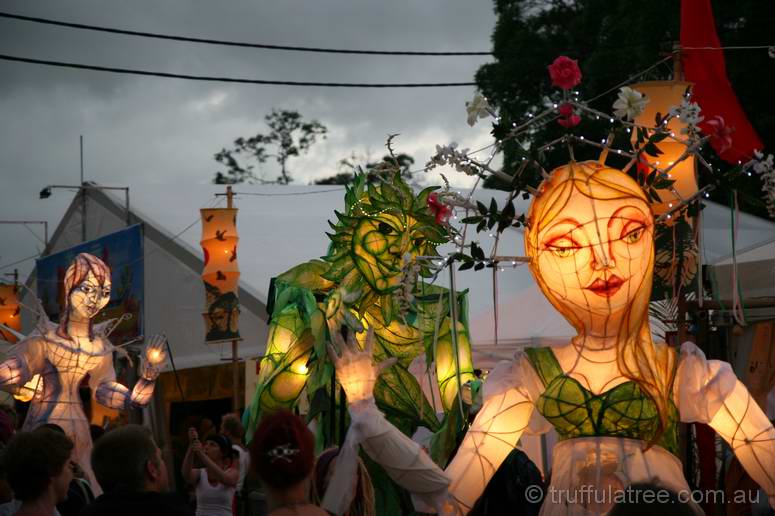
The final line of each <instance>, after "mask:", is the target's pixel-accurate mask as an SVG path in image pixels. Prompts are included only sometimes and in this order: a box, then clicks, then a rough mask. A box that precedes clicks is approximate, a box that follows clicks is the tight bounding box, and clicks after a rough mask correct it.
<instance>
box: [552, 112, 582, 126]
mask: <svg viewBox="0 0 775 516" xmlns="http://www.w3.org/2000/svg"><path fill="white" fill-rule="evenodd" d="M557 123H558V124H560V125H561V126H563V127H564V128H566V129H570V128H571V127H576V126H577V125H579V124H580V123H581V117H580V116H579V115H571V116H569V117H563V118H560V119H558V120H557Z"/></svg>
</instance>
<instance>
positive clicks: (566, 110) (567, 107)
mask: <svg viewBox="0 0 775 516" xmlns="http://www.w3.org/2000/svg"><path fill="white" fill-rule="evenodd" d="M557 112H558V113H559V114H560V116H564V117H566V118H567V117H569V116H571V115H572V114H573V106H572V105H571V104H569V103H567V102H566V103H565V104H563V105H561V106H560V107H559V108H558V109H557Z"/></svg>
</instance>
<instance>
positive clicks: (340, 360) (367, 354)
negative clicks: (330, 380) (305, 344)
mask: <svg viewBox="0 0 775 516" xmlns="http://www.w3.org/2000/svg"><path fill="white" fill-rule="evenodd" d="M331 336H332V339H333V341H334V342H335V343H336V345H337V346H338V347H339V349H340V350H341V357H340V356H339V355H338V354H337V352H336V350H335V349H334V347H333V346H332V345H331V344H329V345H328V355H329V357H331V361H332V362H333V363H334V367H335V368H336V379H337V380H339V383H340V384H341V385H342V388H343V389H344V392H345V394H346V395H347V401H348V402H349V403H350V404H355V403H358V402H361V401H364V400H370V399H372V398H373V392H374V384H375V383H377V378H378V377H379V375H380V373H381V372H382V371H384V370H385V369H387V368H388V367H390V366H392V365H393V364H395V363H396V360H397V359H396V358H395V357H393V358H389V359H387V360H385V361H383V362H381V363H379V364H374V363H373V362H372V355H373V352H374V329H373V328H372V327H369V331H368V333H366V345H365V346H364V349H363V350H361V349H359V348H358V342H357V340H356V339H355V333H354V332H353V331H352V330H350V332H349V333H348V334H347V342H345V340H344V339H343V338H342V334H341V332H340V331H339V330H338V329H337V330H336V331H333V332H331Z"/></svg>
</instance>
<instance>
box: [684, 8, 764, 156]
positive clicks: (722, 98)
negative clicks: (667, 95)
mask: <svg viewBox="0 0 775 516" xmlns="http://www.w3.org/2000/svg"><path fill="white" fill-rule="evenodd" d="M696 47H712V48H713V49H714V50H685V49H687V48H696ZM720 47H721V43H720V42H719V39H718V35H717V34H716V24H715V21H714V19H713V9H712V8H711V5H710V0H681V49H682V50H681V57H682V62H683V67H684V75H685V77H686V80H687V81H690V82H693V83H694V87H693V88H692V92H693V94H692V98H693V100H694V101H695V102H697V104H699V105H700V107H701V108H702V114H703V116H704V117H705V119H704V120H703V121H702V122H700V129H702V131H703V132H704V133H705V134H714V129H716V127H715V126H714V125H713V124H708V123H707V122H708V121H710V120H711V119H712V118H713V117H714V116H721V117H722V118H723V121H724V124H725V125H726V126H727V127H729V128H732V129H733V132H732V134H731V138H732V141H731V145H730V146H729V147H728V148H723V147H726V145H723V143H722V142H721V141H720V140H719V138H712V139H711V142H710V143H711V145H712V146H713V148H714V149H715V150H716V152H717V153H718V154H719V156H721V158H722V159H723V160H724V161H727V162H728V163H737V162H738V161H743V162H745V161H748V160H749V159H751V158H752V157H753V151H754V150H761V149H762V148H763V147H764V145H763V144H762V141H761V139H760V138H759V135H757V134H756V131H755V130H754V128H753V127H752V126H751V123H750V122H749V121H748V118H747V117H746V115H745V112H744V111H743V108H742V107H741V106H740V102H738V100H737V96H736V95H735V92H734V90H733V89H732V85H731V84H730V83H729V79H728V78H727V67H726V63H725V62H724V51H723V50H721V49H720Z"/></svg>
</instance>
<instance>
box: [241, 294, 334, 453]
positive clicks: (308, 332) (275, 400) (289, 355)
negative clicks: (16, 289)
mask: <svg viewBox="0 0 775 516" xmlns="http://www.w3.org/2000/svg"><path fill="white" fill-rule="evenodd" d="M297 290H298V291H299V292H297V293H298V295H308V296H309V297H310V298H311V299H312V302H311V306H313V307H314V306H316V305H315V302H314V297H313V296H312V294H311V293H303V292H301V291H302V289H297ZM308 304H309V303H308ZM322 319H323V314H322V313H320V311H319V310H318V311H311V313H309V314H308V315H306V312H305V305H304V304H302V303H297V302H291V303H289V304H286V305H285V306H283V307H278V308H276V309H275V310H274V312H273V314H272V321H271V324H270V325H269V334H268V337H267V343H266V355H265V356H264V358H263V359H261V364H260V370H259V373H258V379H257V382H256V392H255V394H254V395H253V400H252V402H251V404H250V406H249V407H248V409H247V410H246V411H245V415H244V416H243V418H244V422H245V423H246V425H245V426H246V438H247V440H248V441H249V440H250V439H251V438H252V436H253V432H254V431H255V428H256V426H257V425H258V420H259V418H260V417H261V413H262V412H264V411H267V410H276V409H280V408H284V409H289V410H290V409H292V408H293V406H294V405H295V404H296V401H297V400H298V399H299V396H300V395H301V392H302V391H303V390H304V387H305V385H306V384H307V380H308V378H309V376H310V371H309V366H308V364H309V362H310V357H311V355H312V351H313V344H314V340H315V339H314V333H317V332H316V329H317V328H318V327H321V326H322ZM318 331H319V330H318Z"/></svg>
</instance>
